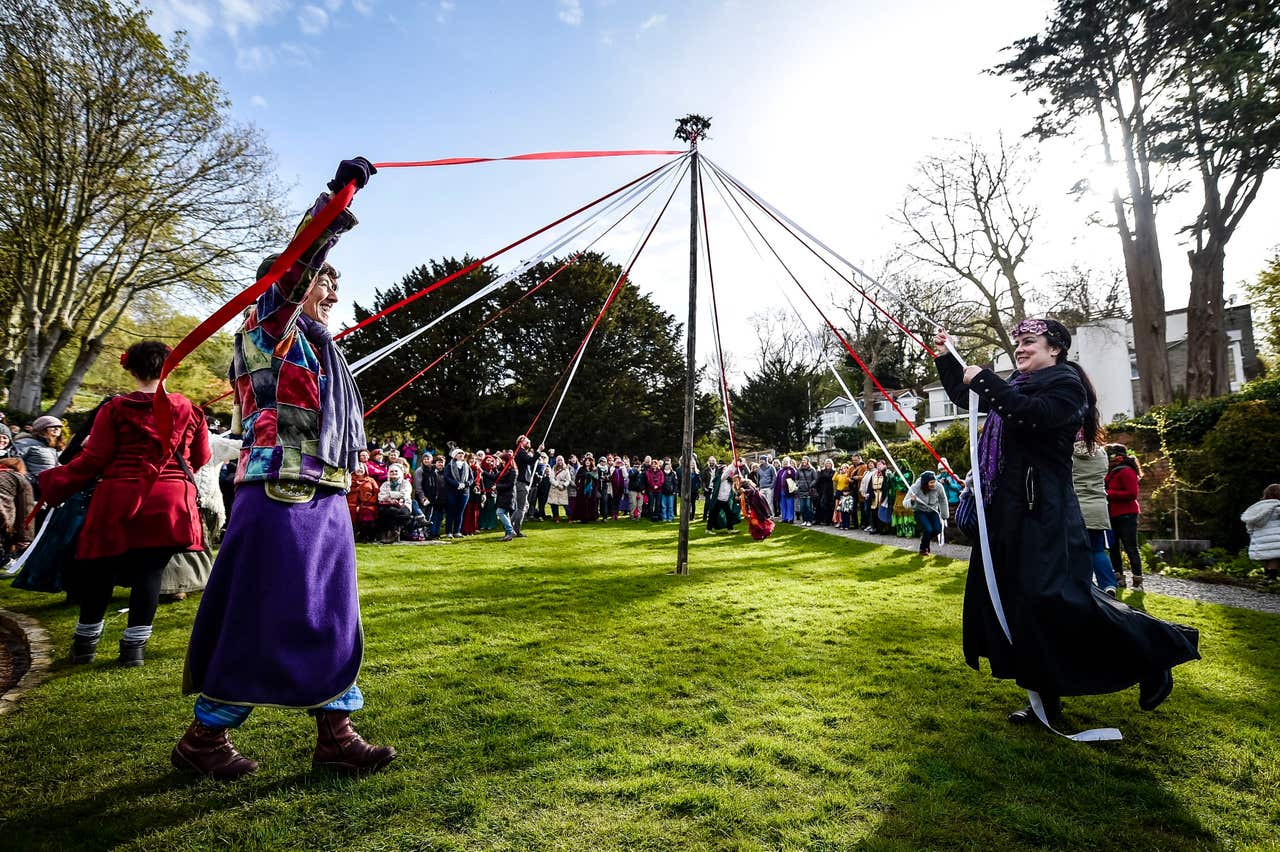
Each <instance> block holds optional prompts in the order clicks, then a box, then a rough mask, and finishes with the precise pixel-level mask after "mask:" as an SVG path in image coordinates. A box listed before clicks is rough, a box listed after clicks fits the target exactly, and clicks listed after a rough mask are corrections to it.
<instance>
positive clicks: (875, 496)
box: [862, 459, 893, 533]
mask: <svg viewBox="0 0 1280 852" xmlns="http://www.w3.org/2000/svg"><path fill="white" fill-rule="evenodd" d="M888 469H889V466H888V465H887V464H885V462H884V460H883V459H874V460H873V466H872V468H871V469H870V470H868V471H867V474H866V476H865V477H863V480H862V495H863V499H864V501H865V502H864V506H865V507H866V510H865V513H866V514H867V515H868V516H869V517H870V518H871V523H870V524H868V525H867V527H866V531H867V532H869V533H886V532H888V531H889V530H891V529H892V528H893V518H892V515H891V504H889V503H888V501H887V500H886V498H885V494H886V490H887V488H888V486H889V476H888Z"/></svg>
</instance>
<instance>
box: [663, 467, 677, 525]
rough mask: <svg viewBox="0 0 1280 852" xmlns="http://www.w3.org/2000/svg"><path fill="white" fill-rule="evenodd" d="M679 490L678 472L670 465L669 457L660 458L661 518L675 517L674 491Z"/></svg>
mask: <svg viewBox="0 0 1280 852" xmlns="http://www.w3.org/2000/svg"><path fill="white" fill-rule="evenodd" d="M679 490H680V474H678V473H676V470H675V468H673V467H672V466H671V459H670V458H665V459H663V460H662V487H661V497H662V520H663V521H674V520H675V519H676V492H678V491H679Z"/></svg>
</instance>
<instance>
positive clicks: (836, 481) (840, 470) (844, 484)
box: [828, 464, 852, 525]
mask: <svg viewBox="0 0 1280 852" xmlns="http://www.w3.org/2000/svg"><path fill="white" fill-rule="evenodd" d="M850 470H852V468H851V466H850V465H848V464H842V465H840V466H839V467H837V468H835V469H834V470H833V471H832V473H831V501H832V507H831V518H830V519H829V521H828V522H829V523H831V524H836V525H839V524H840V522H841V517H840V498H842V497H844V495H845V494H847V493H848V492H849V471H850Z"/></svg>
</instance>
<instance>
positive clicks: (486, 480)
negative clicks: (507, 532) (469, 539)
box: [476, 453, 501, 532]
mask: <svg viewBox="0 0 1280 852" xmlns="http://www.w3.org/2000/svg"><path fill="white" fill-rule="evenodd" d="M500 472H501V464H500V463H499V462H498V457H497V456H495V455H493V454H492V453H489V454H486V455H484V456H482V457H481V458H480V484H481V494H480V519H479V521H478V522H477V523H476V528H477V530H479V531H480V532H489V531H490V530H494V529H497V528H498V500H497V497H498V474H499V473H500Z"/></svg>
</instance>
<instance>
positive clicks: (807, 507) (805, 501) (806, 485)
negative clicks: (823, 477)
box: [795, 456, 818, 527]
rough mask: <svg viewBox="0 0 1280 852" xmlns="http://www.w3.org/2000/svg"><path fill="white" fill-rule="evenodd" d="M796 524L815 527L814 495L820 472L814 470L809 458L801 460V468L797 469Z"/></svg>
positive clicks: (805, 457) (803, 457)
mask: <svg viewBox="0 0 1280 852" xmlns="http://www.w3.org/2000/svg"><path fill="white" fill-rule="evenodd" d="M795 479H796V492H795V497H796V522H797V523H798V524H799V525H800V526H802V527H811V526H813V493H814V485H815V484H816V483H817V481H818V472H817V471H816V470H814V469H813V462H811V461H809V457H808V456H802V457H801V458H800V467H798V468H796V476H795Z"/></svg>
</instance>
